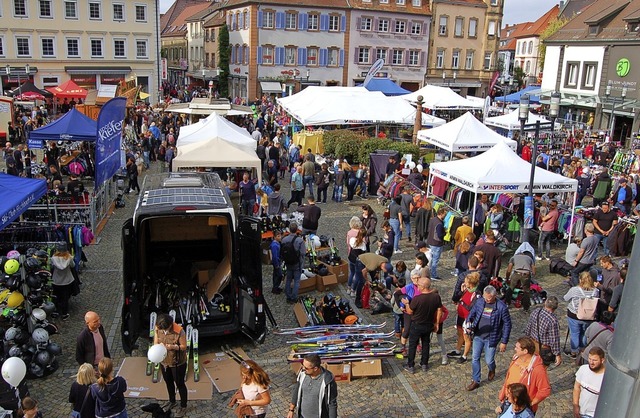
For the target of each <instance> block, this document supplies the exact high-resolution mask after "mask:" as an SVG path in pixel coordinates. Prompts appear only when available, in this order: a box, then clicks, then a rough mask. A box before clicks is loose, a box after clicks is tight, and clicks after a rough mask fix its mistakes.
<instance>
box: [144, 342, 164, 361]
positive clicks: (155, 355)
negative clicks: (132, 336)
mask: <svg viewBox="0 0 640 418" xmlns="http://www.w3.org/2000/svg"><path fill="white" fill-rule="evenodd" d="M165 357H167V347H165V346H164V345H163V344H155V345H154V346H153V347H151V348H149V351H147V358H148V359H149V361H150V362H152V363H161V362H162V361H163V360H164V359H165Z"/></svg>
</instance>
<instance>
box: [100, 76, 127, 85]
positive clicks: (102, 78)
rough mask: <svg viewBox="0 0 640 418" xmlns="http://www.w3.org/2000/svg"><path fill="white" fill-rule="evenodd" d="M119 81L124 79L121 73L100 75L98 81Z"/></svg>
mask: <svg viewBox="0 0 640 418" xmlns="http://www.w3.org/2000/svg"><path fill="white" fill-rule="evenodd" d="M121 81H124V74H123V75H101V76H100V82H101V83H102V84H120V82H121Z"/></svg>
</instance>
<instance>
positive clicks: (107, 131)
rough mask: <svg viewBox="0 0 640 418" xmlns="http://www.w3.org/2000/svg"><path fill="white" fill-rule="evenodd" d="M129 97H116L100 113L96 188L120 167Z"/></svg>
mask: <svg viewBox="0 0 640 418" xmlns="http://www.w3.org/2000/svg"><path fill="white" fill-rule="evenodd" d="M126 105H127V99H125V98H124V97H114V98H113V99H111V100H109V101H108V102H107V103H106V104H105V105H104V106H102V110H100V114H99V115H98V138H97V141H96V190H98V189H99V188H100V187H102V184H103V183H104V182H105V181H107V180H108V179H110V178H111V177H113V175H114V174H116V172H117V171H118V169H119V168H120V148H121V143H122V127H123V125H124V116H125V111H126Z"/></svg>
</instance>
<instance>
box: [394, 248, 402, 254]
mask: <svg viewBox="0 0 640 418" xmlns="http://www.w3.org/2000/svg"><path fill="white" fill-rule="evenodd" d="M393 253H394V254H402V250H400V249H398V250H395V251H394V252H393Z"/></svg>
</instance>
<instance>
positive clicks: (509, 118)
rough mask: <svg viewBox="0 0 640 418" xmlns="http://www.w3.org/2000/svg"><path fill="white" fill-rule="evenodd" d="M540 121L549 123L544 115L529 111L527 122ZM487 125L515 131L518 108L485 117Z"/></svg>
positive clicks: (518, 124)
mask: <svg viewBox="0 0 640 418" xmlns="http://www.w3.org/2000/svg"><path fill="white" fill-rule="evenodd" d="M537 121H540V123H549V120H547V119H546V118H545V117H543V116H540V115H536V114H535V113H531V112H529V118H528V119H527V124H530V123H536V122H537ZM484 123H485V124H487V125H488V126H495V127H497V128H503V129H507V130H509V131H516V130H518V129H520V119H518V109H516V110H514V111H513V112H510V113H506V114H504V115H500V116H494V117H491V118H487V119H485V121H484Z"/></svg>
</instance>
